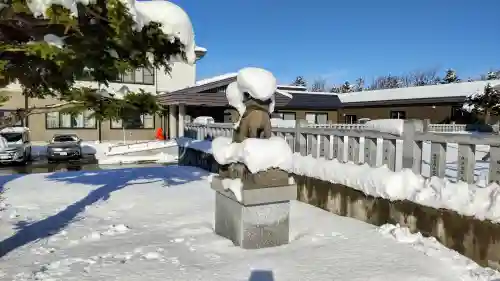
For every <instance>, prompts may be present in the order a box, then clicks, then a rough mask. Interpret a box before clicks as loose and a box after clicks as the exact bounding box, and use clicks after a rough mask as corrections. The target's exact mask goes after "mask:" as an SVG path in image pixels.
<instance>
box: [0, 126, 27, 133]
mask: <svg viewBox="0 0 500 281" xmlns="http://www.w3.org/2000/svg"><path fill="white" fill-rule="evenodd" d="M29 130H30V128H28V127H6V128H3V129H1V130H0V133H23V132H29Z"/></svg>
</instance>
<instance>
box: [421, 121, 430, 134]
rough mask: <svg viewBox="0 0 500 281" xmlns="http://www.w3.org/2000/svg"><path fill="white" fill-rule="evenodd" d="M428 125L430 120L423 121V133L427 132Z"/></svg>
mask: <svg viewBox="0 0 500 281" xmlns="http://www.w3.org/2000/svg"><path fill="white" fill-rule="evenodd" d="M430 124H431V120H430V119H424V124H423V128H422V131H423V132H428V131H429V125H430Z"/></svg>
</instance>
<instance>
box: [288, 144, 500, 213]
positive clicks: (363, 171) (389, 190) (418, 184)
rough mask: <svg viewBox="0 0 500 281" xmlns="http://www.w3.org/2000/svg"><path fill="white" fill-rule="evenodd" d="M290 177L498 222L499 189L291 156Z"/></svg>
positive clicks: (383, 167)
mask: <svg viewBox="0 0 500 281" xmlns="http://www.w3.org/2000/svg"><path fill="white" fill-rule="evenodd" d="M292 163H293V168H292V169H290V170H288V171H289V172H291V173H294V174H297V175H302V176H307V177H311V178H317V179H321V180H324V181H329V182H332V183H337V184H342V185H345V186H349V187H351V188H353V189H356V190H359V191H361V192H363V193H364V194H366V195H370V196H373V197H380V198H385V199H389V200H391V201H396V200H408V201H412V202H415V203H418V204H420V205H423V206H428V207H432V208H435V209H440V208H443V209H448V210H454V211H456V212H458V213H460V214H462V215H466V216H473V217H476V218H477V219H480V220H484V219H489V220H492V221H494V222H500V186H498V185H497V184H495V183H494V184H491V185H489V186H487V187H484V188H479V187H477V186H476V185H472V184H471V185H469V184H467V183H464V182H458V183H452V182H450V181H449V180H448V179H441V178H437V177H431V178H429V179H425V178H424V177H422V176H421V175H416V174H414V173H413V172H412V171H411V170H409V169H403V170H402V171H400V172H392V171H391V170H389V169H388V168H387V166H386V165H384V166H381V167H378V168H372V167H370V166H368V164H363V165H356V164H354V163H340V162H339V161H337V159H333V160H326V159H323V158H319V159H315V158H313V157H312V156H311V155H309V156H301V155H300V154H297V153H296V154H294V155H293V161H292Z"/></svg>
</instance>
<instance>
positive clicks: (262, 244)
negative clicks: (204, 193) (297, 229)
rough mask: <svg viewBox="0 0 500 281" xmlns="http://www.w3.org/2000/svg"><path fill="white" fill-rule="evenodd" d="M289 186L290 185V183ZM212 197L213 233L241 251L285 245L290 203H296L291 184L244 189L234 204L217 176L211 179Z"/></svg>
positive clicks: (288, 228)
mask: <svg viewBox="0 0 500 281" xmlns="http://www.w3.org/2000/svg"><path fill="white" fill-rule="evenodd" d="M292 182H293V181H292ZM212 189H214V190H215V191H216V195H215V233H216V234H218V235H220V236H222V237H225V238H227V239H230V240H231V241H233V243H234V244H235V245H237V246H240V247H241V248H244V249H260V248H266V247H274V246H280V245H284V244H288V242H289V233H290V227H289V223H290V200H295V199H297V186H296V185H295V184H292V185H286V186H278V187H268V188H259V189H255V188H254V189H245V186H243V191H242V198H241V200H237V199H236V197H235V196H234V194H233V193H232V192H231V191H229V190H224V187H223V185H222V180H221V178H220V177H218V176H214V177H213V179H212Z"/></svg>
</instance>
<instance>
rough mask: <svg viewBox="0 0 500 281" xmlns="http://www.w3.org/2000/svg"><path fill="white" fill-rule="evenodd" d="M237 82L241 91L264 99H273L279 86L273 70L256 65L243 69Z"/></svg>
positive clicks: (237, 77)
mask: <svg viewBox="0 0 500 281" xmlns="http://www.w3.org/2000/svg"><path fill="white" fill-rule="evenodd" d="M236 83H237V85H238V88H239V90H240V92H241V93H245V92H247V93H248V94H249V95H250V96H251V97H253V98H254V99H258V100H262V101H265V100H268V99H271V98H272V97H273V95H274V93H276V89H277V88H278V86H277V81H276V78H275V77H274V75H273V74H272V73H271V72H269V71H267V70H265V69H262V68H256V67H245V68H243V69H241V70H240V71H239V72H238V76H236Z"/></svg>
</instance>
